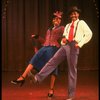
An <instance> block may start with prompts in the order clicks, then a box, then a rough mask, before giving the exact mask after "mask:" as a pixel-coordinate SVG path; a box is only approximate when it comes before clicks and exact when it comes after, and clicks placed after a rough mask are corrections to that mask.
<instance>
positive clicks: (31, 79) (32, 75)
mask: <svg viewBox="0 0 100 100" xmlns="http://www.w3.org/2000/svg"><path fill="white" fill-rule="evenodd" d="M28 77H29V78H30V82H31V83H38V81H37V80H36V79H35V76H34V74H32V73H31V72H29V73H28Z"/></svg>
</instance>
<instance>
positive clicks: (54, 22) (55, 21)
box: [52, 17, 61, 26]
mask: <svg viewBox="0 0 100 100" xmlns="http://www.w3.org/2000/svg"><path fill="white" fill-rule="evenodd" d="M52 22H53V24H54V25H55V26H58V25H60V23H61V19H60V18H58V17H55V18H53V21H52Z"/></svg>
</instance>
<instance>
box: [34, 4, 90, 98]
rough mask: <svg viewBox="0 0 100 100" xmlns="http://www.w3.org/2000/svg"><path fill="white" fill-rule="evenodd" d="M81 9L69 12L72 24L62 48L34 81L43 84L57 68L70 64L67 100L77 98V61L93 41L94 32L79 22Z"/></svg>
mask: <svg viewBox="0 0 100 100" xmlns="http://www.w3.org/2000/svg"><path fill="white" fill-rule="evenodd" d="M80 12H81V11H80V9H78V8H77V7H76V6H74V7H71V9H70V10H69V17H70V19H71V23H69V24H67V25H66V27H65V29H64V33H63V38H62V41H61V44H62V46H61V47H60V49H59V50H58V51H57V52H56V53H55V55H54V56H53V57H52V58H51V59H50V60H49V61H48V63H47V64H46V65H45V66H44V67H43V68H42V69H41V71H40V72H39V73H37V74H36V75H35V76H34V77H33V80H34V82H41V81H42V80H43V79H44V78H46V77H47V76H48V75H49V74H50V73H51V72H52V71H53V70H55V68H57V66H58V65H59V64H60V63H61V62H62V61H63V60H64V59H67V62H68V98H67V99H66V100H73V99H74V97H75V90H76V82H77V60H78V55H79V49H80V48H82V46H83V45H84V44H86V43H88V42H89V41H90V40H91V37H92V31H91V30H90V28H89V27H88V25H87V24H86V22H85V21H83V20H79V15H80Z"/></svg>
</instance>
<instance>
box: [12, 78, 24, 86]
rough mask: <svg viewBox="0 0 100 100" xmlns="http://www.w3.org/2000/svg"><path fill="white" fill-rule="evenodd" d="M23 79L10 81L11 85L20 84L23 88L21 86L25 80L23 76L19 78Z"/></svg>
mask: <svg viewBox="0 0 100 100" xmlns="http://www.w3.org/2000/svg"><path fill="white" fill-rule="evenodd" d="M21 77H22V78H23V79H22V80H13V81H11V83H12V84H15V85H16V84H20V87H21V86H23V84H24V83H25V78H24V77H23V76H21Z"/></svg>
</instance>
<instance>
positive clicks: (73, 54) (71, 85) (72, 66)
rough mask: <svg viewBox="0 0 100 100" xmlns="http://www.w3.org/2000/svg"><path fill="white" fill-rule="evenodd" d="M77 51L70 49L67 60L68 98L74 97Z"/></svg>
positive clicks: (76, 49)
mask: <svg viewBox="0 0 100 100" xmlns="http://www.w3.org/2000/svg"><path fill="white" fill-rule="evenodd" d="M78 54H79V49H78V48H73V47H71V48H70V55H69V57H68V58H67V60H68V96H69V98H70V97H74V95H75V90H76V82H77V60H78Z"/></svg>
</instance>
